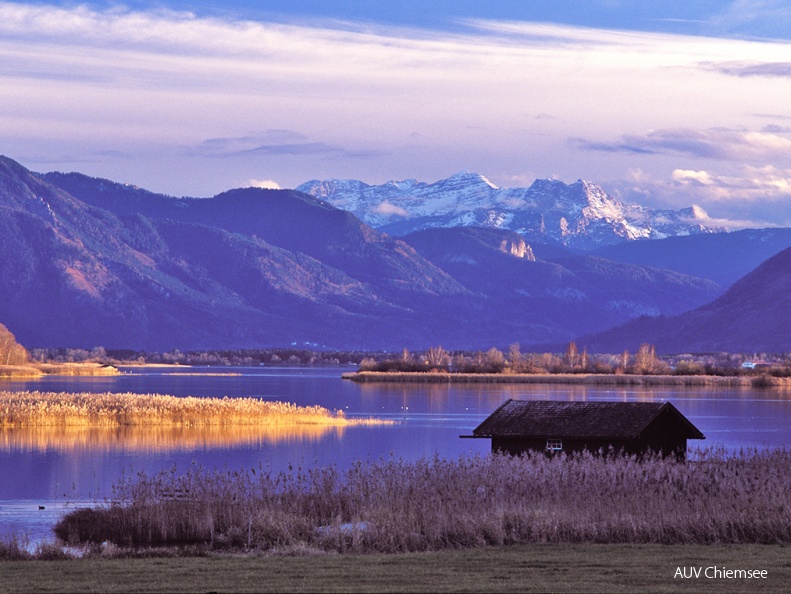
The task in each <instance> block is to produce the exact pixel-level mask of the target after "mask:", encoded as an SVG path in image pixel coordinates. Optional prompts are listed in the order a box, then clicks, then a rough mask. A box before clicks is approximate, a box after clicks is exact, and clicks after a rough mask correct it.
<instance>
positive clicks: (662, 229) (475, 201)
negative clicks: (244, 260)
mask: <svg viewBox="0 0 791 594" xmlns="http://www.w3.org/2000/svg"><path fill="white" fill-rule="evenodd" d="M296 189H297V190H298V191H300V192H304V193H306V194H310V195H311V196H315V197H317V198H321V199H323V200H326V201H327V202H329V203H330V204H332V205H333V206H337V207H338V208H342V209H344V210H348V211H349V212H352V213H354V214H355V215H356V216H357V217H358V218H359V219H360V220H362V221H363V222H365V223H367V224H368V225H370V226H371V227H374V228H376V229H379V230H381V231H386V232H388V233H391V234H393V235H406V234H407V233H411V232H413V231H418V230H421V229H428V228H433V227H492V228H497V229H508V230H511V231H516V232H517V233H519V234H520V235H522V236H523V237H525V238H526V239H528V240H529V241H539V242H557V243H560V244H563V245H566V246H569V247H574V248H578V249H584V250H590V249H595V248H597V247H601V246H605V245H610V244H613V243H620V242H623V241H626V240H634V239H662V238H665V237H677V236H685V235H695V234H701V233H715V232H722V231H725V229H724V228H722V227H720V226H717V225H716V224H714V223H713V222H712V221H711V219H710V218H709V217H708V215H707V214H706V213H705V212H704V211H703V210H702V209H700V208H698V207H696V206H691V207H689V208H685V209H682V210H653V209H650V208H646V207H643V206H639V205H636V204H624V203H622V202H619V201H618V200H616V199H614V198H613V197H612V196H609V195H608V194H607V193H606V192H605V191H604V190H603V189H602V188H601V187H599V186H597V185H596V184H594V183H591V182H588V181H582V180H578V181H576V182H575V183H573V184H570V185H568V184H565V183H563V182H561V181H557V180H551V179H539V180H536V181H535V182H533V184H532V185H531V186H530V187H528V188H499V187H497V186H496V185H494V184H493V183H492V182H490V181H489V180H488V179H486V178H485V177H484V176H482V175H480V174H477V173H471V172H468V171H464V172H461V173H458V174H456V175H454V176H451V177H449V178H448V179H444V180H440V181H438V182H436V183H432V184H427V183H423V182H418V181H416V180H414V179H409V180H405V181H390V182H387V183H385V184H381V185H369V184H365V183H363V182H361V181H358V180H336V179H328V180H311V181H309V182H306V183H304V184H302V185H300V186H298V187H297V188H296Z"/></svg>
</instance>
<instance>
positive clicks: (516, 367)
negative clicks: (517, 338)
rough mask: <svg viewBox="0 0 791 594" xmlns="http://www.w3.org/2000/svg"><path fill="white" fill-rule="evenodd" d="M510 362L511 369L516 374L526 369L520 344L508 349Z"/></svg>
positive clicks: (514, 344) (516, 343)
mask: <svg viewBox="0 0 791 594" xmlns="http://www.w3.org/2000/svg"><path fill="white" fill-rule="evenodd" d="M508 362H509V363H510V364H511V369H512V370H513V371H514V372H516V373H519V372H520V371H522V370H523V369H524V360H523V358H522V351H521V350H520V347H519V343H518V342H515V343H513V344H512V345H511V346H509V347H508Z"/></svg>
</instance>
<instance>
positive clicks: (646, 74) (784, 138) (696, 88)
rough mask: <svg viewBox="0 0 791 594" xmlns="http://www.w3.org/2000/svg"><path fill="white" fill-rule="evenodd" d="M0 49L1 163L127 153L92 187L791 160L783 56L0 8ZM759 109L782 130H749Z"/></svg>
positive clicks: (489, 28) (604, 170)
mask: <svg viewBox="0 0 791 594" xmlns="http://www.w3.org/2000/svg"><path fill="white" fill-rule="evenodd" d="M775 8H777V6H776V7H775ZM0 39H2V40H3V41H2V44H0V105H2V110H0V143H1V144H2V145H3V146H5V147H8V148H6V149H4V151H5V152H11V151H13V150H18V151H20V154H29V155H39V156H41V158H42V159H44V158H46V157H47V155H50V156H56V155H72V156H73V160H72V161H69V162H64V164H63V167H64V168H67V167H70V166H71V163H77V162H79V161H80V159H82V160H85V159H86V158H88V157H89V156H95V155H96V154H98V153H99V152H101V151H123V153H124V154H125V155H131V156H133V157H135V158H134V159H129V158H126V157H124V159H123V163H121V158H120V157H118V158H116V162H115V163H114V165H113V166H114V168H111V167H108V168H107V169H108V170H107V171H101V170H99V168H98V167H97V168H96V169H93V170H92V174H96V175H102V176H107V177H110V176H111V173H112V174H113V175H114V174H116V172H118V171H124V172H125V173H124V174H123V178H124V179H125V180H129V181H133V182H135V183H138V185H152V186H154V187H153V188H152V189H156V190H158V191H170V192H173V193H175V194H178V195H181V194H184V193H193V194H197V195H206V194H209V193H211V192H217V191H221V190H223V189H227V187H229V186H230V185H232V184H235V183H246V181H248V180H250V179H251V178H255V179H263V180H271V179H277V180H279V181H280V183H282V184H283V185H286V186H289V185H290V186H292V187H293V186H294V185H296V184H298V183H300V182H302V181H305V180H307V179H311V178H315V177H320V176H327V177H358V178H361V179H364V180H365V181H370V182H381V181H385V180H387V179H393V178H404V177H417V178H422V179H439V178H441V177H443V176H446V175H448V174H450V173H452V172H454V171H457V170H460V169H472V170H478V171H481V172H482V173H485V174H488V175H490V176H491V177H492V178H493V179H494V180H495V181H496V182H497V181H498V180H502V181H503V182H505V183H510V180H513V179H518V178H520V177H526V174H527V173H528V172H529V173H533V172H535V173H536V175H537V176H541V177H546V176H548V175H554V176H557V177H559V178H561V179H571V180H574V179H577V178H578V177H587V178H591V179H596V178H603V177H607V178H609V179H613V178H615V177H617V176H618V175H623V172H624V170H625V169H626V168H635V167H640V168H643V169H644V170H646V171H650V172H652V174H653V175H654V176H655V177H656V178H660V177H661V175H662V172H664V175H665V176H667V175H669V174H668V173H667V172H668V171H672V170H673V169H679V170H684V171H708V170H709V169H711V166H710V163H706V162H703V161H711V160H719V161H722V162H723V163H725V162H728V163H730V164H731V166H732V167H738V166H740V165H741V164H742V163H749V164H750V165H752V166H755V167H762V166H764V165H766V164H767V163H771V164H772V165H773V166H775V167H777V168H779V169H785V168H786V166H787V165H788V166H791V164H789V163H788V157H786V156H784V154H785V155H787V154H789V153H791V151H789V138H791V136H789V134H788V133H787V132H786V131H785V130H783V129H780V128H772V127H770V126H771V125H777V124H778V123H779V124H782V123H783V119H782V118H784V117H789V116H791V111H789V106H788V101H787V93H786V91H787V89H786V85H787V78H786V76H787V75H786V74H785V69H786V68H787V65H789V64H791V44H788V43H782V42H767V41H762V42H753V41H749V40H737V39H718V38H706V37H700V36H698V37H691V36H689V37H688V36H683V35H666V34H658V33H635V32H626V31H612V30H602V29H593V28H582V27H568V26H559V25H550V24H541V23H519V22H502V21H491V20H489V21H481V20H478V21H467V22H466V23H465V24H464V26H461V27H456V28H454V29H453V31H438V30H420V29H409V28H395V27H387V26H374V25H370V24H367V25H360V24H354V23H338V22H318V21H314V22H312V23H310V24H304V23H296V22H292V23H282V22H281V23H272V22H263V21H261V22H254V21H244V20H238V19H229V18H219V17H215V18H204V17H198V16H196V15H194V14H190V13H187V12H174V11H165V10H158V11H140V10H130V9H125V8H111V9H107V10H99V9H92V8H90V7H88V6H87V5H84V6H63V5H57V6H55V5H53V6H44V5H35V6H34V5H24V4H15V3H10V2H2V1H0ZM759 73H761V74H760V75H759ZM770 74H771V75H770ZM756 89H758V90H756ZM761 113H762V114H777V118H776V119H775V120H764V121H763V122H762V124H763V125H761V126H756V127H755V128H754V129H753V128H750V127H749V124H750V123H751V122H753V121H754V119H755V116H754V115H750V114H761ZM416 133H417V134H419V140H418V137H416V136H415V134H416ZM569 138H570V139H573V140H571V141H567V140H566V139H569ZM570 147H571V148H573V149H578V150H570ZM106 154H108V155H112V153H111V152H107V153H106ZM12 156H13V155H12ZM112 158H114V157H112V156H110V157H108V159H112ZM740 160H741V161H740ZM135 168H137V169H136V170H135ZM726 173H728V174H729V175H730V174H731V173H732V172H731V171H728V172H726ZM667 183H668V184H669V183H670V181H668V182H667ZM678 183H680V182H678ZM202 188H205V189H202Z"/></svg>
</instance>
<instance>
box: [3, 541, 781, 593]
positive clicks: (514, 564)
mask: <svg viewBox="0 0 791 594" xmlns="http://www.w3.org/2000/svg"><path fill="white" fill-rule="evenodd" d="M714 566H716V567H717V568H726V569H765V570H767V578H766V579H706V578H705V577H701V578H698V579H691V580H684V579H681V578H674V575H675V572H676V570H677V569H678V568H679V567H681V568H683V567H687V568H690V567H701V568H704V569H705V568H706V567H714ZM0 575H2V580H0V592H9V593H14V592H20V593H21V592H107V593H114V592H124V593H126V592H129V593H136V592H638V591H640V592H682V591H683V592H688V591H694V592H744V591H756V592H788V591H791V549H789V548H788V547H785V546H778V545H770V546H764V545H733V546H716V545H712V546H701V545H683V546H682V545H673V546H662V545H533V546H524V545H522V546H513V547H491V548H485V549H477V550H465V551H443V552H439V553H408V554H400V555H323V556H317V555H313V556H302V557H283V556H225V557H219V556H210V557H205V558H175V559H170V558H150V559H107V560H105V559H91V560H72V561H14V562H12V561H5V562H0Z"/></svg>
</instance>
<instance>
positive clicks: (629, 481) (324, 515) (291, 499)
mask: <svg viewBox="0 0 791 594" xmlns="http://www.w3.org/2000/svg"><path fill="white" fill-rule="evenodd" d="M789 477H791V452H786V451H772V452H752V453H748V454H740V455H733V456H731V455H725V454H723V453H717V452H704V453H703V454H700V456H699V459H697V460H695V461H692V462H689V463H686V464H684V463H679V462H675V461H674V460H663V459H659V458H656V459H649V460H644V461H642V462H640V461H637V460H636V459H634V458H627V457H621V456H614V457H596V456H592V455H590V454H585V455H579V456H573V457H566V456H565V455H562V456H555V457H547V456H544V455H543V454H540V455H534V456H526V457H521V458H520V457H509V456H501V455H496V456H483V457H477V456H476V457H462V458H460V459H458V460H442V459H434V460H422V461H418V462H403V461H400V460H384V461H380V462H376V463H374V462H367V463H362V462H361V463H358V464H356V465H355V466H353V467H352V468H350V469H348V470H345V471H339V470H337V469H336V468H334V467H327V468H320V469H312V470H309V471H303V470H301V469H295V470H294V471H293V472H289V473H277V474H273V473H269V472H262V469H260V468H259V469H258V470H256V469H250V470H249V471H237V472H218V471H214V472H208V471H201V470H196V471H193V472H190V473H188V474H185V475H176V474H173V473H161V474H158V475H155V476H146V475H142V474H141V475H137V476H134V477H128V478H127V480H126V481H123V482H121V483H119V484H118V485H116V487H115V498H116V500H115V501H114V502H113V503H112V504H110V505H108V506H106V507H104V508H101V509H94V510H76V511H74V512H72V513H70V514H68V515H67V516H65V517H64V519H62V520H61V522H60V523H59V524H58V526H57V527H56V529H55V532H56V534H57V535H58V536H59V537H60V538H62V539H63V540H65V541H68V542H72V543H102V542H112V543H115V544H116V545H118V546H123V547H133V548H134V547H136V548H140V547H152V546H173V545H181V546H185V545H186V546H206V547H209V548H210V549H213V550H217V549H229V550H261V551H264V550H270V549H272V548H282V547H301V548H305V547H307V548H311V549H318V550H323V551H334V552H339V553H396V552H413V551H432V550H442V549H456V548H477V547H484V546H493V545H507V544H526V543H553V544H563V543H568V544H574V543H607V544H612V543H630V544H648V543H662V544H679V543H686V544H713V543H732V544H743V543H762V544H776V543H791V488H789V487H790V485H789Z"/></svg>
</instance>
